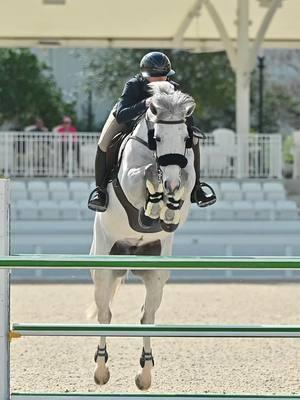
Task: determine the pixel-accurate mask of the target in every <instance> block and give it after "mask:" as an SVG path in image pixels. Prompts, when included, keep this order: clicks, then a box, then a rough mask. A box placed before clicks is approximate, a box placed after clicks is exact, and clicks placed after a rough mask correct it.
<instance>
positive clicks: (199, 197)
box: [191, 142, 217, 207]
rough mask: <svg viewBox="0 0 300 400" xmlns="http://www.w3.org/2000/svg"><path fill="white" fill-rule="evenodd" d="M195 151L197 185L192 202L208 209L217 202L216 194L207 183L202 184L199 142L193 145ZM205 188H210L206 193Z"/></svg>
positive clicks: (192, 195)
mask: <svg viewBox="0 0 300 400" xmlns="http://www.w3.org/2000/svg"><path fill="white" fill-rule="evenodd" d="M193 151H194V167H195V173H196V183H195V186H194V189H193V191H192V194H191V202H192V203H197V205H198V206H199V207H207V206H210V205H212V204H214V203H215V202H216V200H217V199H216V194H215V192H214V190H213V188H212V187H211V186H209V185H208V184H207V183H204V182H200V147H199V142H198V143H197V144H194V145H193ZM203 188H208V189H209V193H206V192H205V191H204V190H203Z"/></svg>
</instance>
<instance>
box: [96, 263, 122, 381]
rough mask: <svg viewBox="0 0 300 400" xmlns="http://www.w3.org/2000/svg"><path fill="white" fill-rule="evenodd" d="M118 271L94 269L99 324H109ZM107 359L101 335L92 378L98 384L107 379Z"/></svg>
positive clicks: (118, 279)
mask: <svg viewBox="0 0 300 400" xmlns="http://www.w3.org/2000/svg"><path fill="white" fill-rule="evenodd" d="M118 272H120V271H103V270H102V271H101V270H99V271H98V270H96V271H95V272H94V283H95V302H96V305H97V309H98V310H97V316H98V322H99V323H100V324H109V323H110V321H111V316H112V314H111V310H110V302H111V300H112V298H113V296H114V293H115V290H116V288H117V286H118V283H119V282H120V280H121V278H120V276H119V275H118ZM107 360H108V353H107V350H106V337H105V336H102V337H101V339H100V344H99V346H98V348H97V351H96V353H95V362H96V363H97V366H96V369H95V372H94V380H95V382H96V383H97V384H98V385H105V384H106V383H107V382H108V381H109V377H110V373H109V369H108V367H107V365H106V363H107Z"/></svg>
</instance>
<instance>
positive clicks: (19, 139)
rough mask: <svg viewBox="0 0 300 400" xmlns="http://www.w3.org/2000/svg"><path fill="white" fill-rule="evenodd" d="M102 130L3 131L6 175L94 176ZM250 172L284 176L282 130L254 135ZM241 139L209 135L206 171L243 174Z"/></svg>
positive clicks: (0, 169) (0, 150)
mask: <svg viewBox="0 0 300 400" xmlns="http://www.w3.org/2000/svg"><path fill="white" fill-rule="evenodd" d="M98 137H99V133H95V132H94V133H87V132H81V133H79V134H78V141H76V142H73V139H72V136H71V135H69V137H68V138H67V140H66V141H63V138H62V137H61V136H60V135H59V134H57V133H55V132H49V133H38V132H0V175H3V176H4V177H66V176H67V177H70V178H72V177H92V176H94V158H95V154H96V146H97V142H98ZM246 146H247V152H246V154H248V160H246V163H245V164H246V165H247V170H246V175H248V176H249V177H253V178H281V175H282V148H281V135H279V134H272V135H266V134H255V135H254V134H250V135H249V136H248V140H247V143H246ZM237 156H238V141H237V138H236V135H234V136H233V140H232V141H231V142H230V141H226V140H225V145H224V140H223V141H222V140H221V141H220V140H216V137H215V136H213V135H208V138H207V140H205V142H204V143H203V144H201V174H202V176H203V177H208V178H218V177H223V178H235V177H237V165H238V162H237Z"/></svg>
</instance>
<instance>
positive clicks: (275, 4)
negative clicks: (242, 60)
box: [248, 0, 282, 72]
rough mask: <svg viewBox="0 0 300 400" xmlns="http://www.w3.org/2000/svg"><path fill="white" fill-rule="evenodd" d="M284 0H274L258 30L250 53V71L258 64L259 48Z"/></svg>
mask: <svg viewBox="0 0 300 400" xmlns="http://www.w3.org/2000/svg"><path fill="white" fill-rule="evenodd" d="M281 3H282V0H272V2H271V4H270V6H269V9H268V11H267V12H266V15H265V17H264V19H263V22H262V24H261V26H260V28H259V30H258V33H257V36H256V38H255V41H254V43H253V45H252V48H251V50H250V54H249V61H248V65H249V70H250V72H251V71H252V70H253V68H254V67H255V64H256V57H257V54H258V51H259V48H260V46H261V44H262V42H263V40H264V37H265V34H266V32H267V30H268V28H269V26H270V23H271V21H272V19H273V17H274V14H275V12H276V11H277V9H278V8H279V7H280V6H281Z"/></svg>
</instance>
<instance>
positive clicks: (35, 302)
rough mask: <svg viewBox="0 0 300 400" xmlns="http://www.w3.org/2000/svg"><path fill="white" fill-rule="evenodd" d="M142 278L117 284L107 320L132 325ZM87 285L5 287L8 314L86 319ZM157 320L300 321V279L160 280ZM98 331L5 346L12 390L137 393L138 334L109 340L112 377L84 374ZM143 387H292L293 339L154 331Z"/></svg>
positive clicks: (299, 372) (298, 344) (24, 318)
mask: <svg viewBox="0 0 300 400" xmlns="http://www.w3.org/2000/svg"><path fill="white" fill-rule="evenodd" d="M143 298H144V287H143V286H142V285H123V286H122V287H121V288H120V289H119V291H118V293H117V295H116V298H115V301H114V304H113V322H114V323H138V321H139V319H140V309H141V305H142V302H143ZM92 301H93V287H92V286H91V285H78V284H76V285H58V284H55V285H54V284H51V285H13V286H12V315H11V319H12V321H14V322H65V323H76V322H77V323H87V322H88V321H87V320H86V310H87V308H88V306H89V305H90V304H91V303H92ZM156 322H157V323H164V324H300V284H169V285H167V286H166V288H165V292H164V298H163V302H162V305H161V307H160V309H159V311H158V313H157V320H156ZM97 343H98V338H93V337H86V338H76V337H74V338H73V337H51V338H47V337H30V338H29V337H27V338H22V339H18V340H14V341H13V343H12V346H11V357H12V375H11V380H12V382H11V383H12V391H19V392H20V391H37V392H38V391H40V392H102V393H110V392H111V393H116V392H124V393H125V392H131V393H137V392H139V391H138V389H137V388H136V386H135V383H134V378H135V375H136V373H137V372H138V370H139V357H140V353H141V349H142V339H140V338H111V339H109V340H108V352H109V367H110V373H111V379H110V381H109V382H108V384H107V385H106V386H104V387H99V386H97V385H95V383H94V381H93V370H94V361H93V355H94V352H95V350H96V346H97ZM152 348H153V354H154V358H155V368H154V370H153V384H152V388H151V389H150V390H151V392H153V393H156V392H161V393H162V392H164V393H176V392H187V393H207V392H209V393H251V394H257V393H266V394H284V393H285V394H295V393H298V394H299V393H300V340H297V339H276V338H275V339H223V338H219V339H215V338H203V339H190V338H187V339H184V338H154V339H152Z"/></svg>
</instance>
